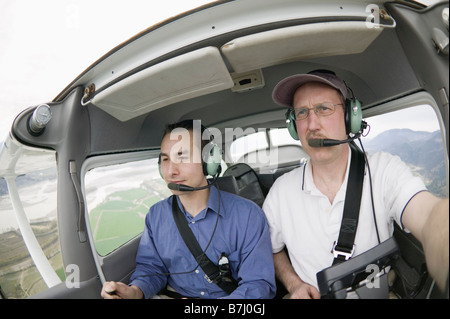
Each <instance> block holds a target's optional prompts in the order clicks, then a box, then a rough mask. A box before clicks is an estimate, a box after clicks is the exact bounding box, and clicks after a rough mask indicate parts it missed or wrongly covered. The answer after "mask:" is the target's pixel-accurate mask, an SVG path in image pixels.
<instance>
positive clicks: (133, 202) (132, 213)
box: [89, 188, 161, 256]
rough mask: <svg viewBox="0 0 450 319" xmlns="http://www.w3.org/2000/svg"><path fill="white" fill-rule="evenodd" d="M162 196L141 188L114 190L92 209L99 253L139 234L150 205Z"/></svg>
mask: <svg viewBox="0 0 450 319" xmlns="http://www.w3.org/2000/svg"><path fill="white" fill-rule="evenodd" d="M160 200H161V197H159V196H156V195H151V194H149V193H148V192H147V191H145V190H143V189H140V188H137V189H131V190H127V191H121V192H116V193H113V194H111V195H109V196H108V197H107V198H106V200H105V201H104V203H102V204H100V205H98V206H97V207H95V208H94V209H92V211H91V212H90V214H89V220H90V223H91V229H92V233H93V237H94V241H95V247H96V249H97V252H98V254H99V255H101V256H105V255H107V254H109V253H110V252H112V251H113V250H115V249H116V248H118V247H120V246H121V245H123V244H124V243H126V242H127V241H129V240H130V239H132V238H133V237H136V236H137V235H139V234H140V233H141V232H142V231H143V229H144V220H145V215H146V214H147V212H148V210H149V208H150V207H151V206H152V205H153V204H155V203H157V202H158V201H160Z"/></svg>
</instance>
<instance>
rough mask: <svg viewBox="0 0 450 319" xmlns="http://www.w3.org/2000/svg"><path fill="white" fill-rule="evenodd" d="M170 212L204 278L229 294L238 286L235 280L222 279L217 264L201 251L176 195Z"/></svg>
mask: <svg viewBox="0 0 450 319" xmlns="http://www.w3.org/2000/svg"><path fill="white" fill-rule="evenodd" d="M172 214H173V219H174V220H175V224H176V225H177V227H178V231H179V232H180V235H181V237H182V238H183V240H184V242H185V244H186V246H187V247H188V248H189V250H190V252H191V254H192V256H194V258H195V260H196V261H197V263H198V264H199V265H200V267H201V268H202V269H203V271H204V272H205V274H206V277H205V278H206V280H208V281H209V282H213V283H215V284H216V285H218V286H219V287H220V288H222V290H223V291H225V292H226V293H227V294H231V293H232V292H233V291H234V290H235V289H236V288H237V286H238V284H237V282H236V281H235V280H234V279H233V278H231V279H230V280H224V278H222V276H221V273H220V269H219V266H217V265H215V264H214V263H213V262H212V261H211V260H210V259H209V258H208V256H206V253H205V252H203V250H202V249H201V247H200V245H199V244H198V241H197V239H196V238H195V236H194V234H193V233H192V230H191V228H189V225H188V223H187V220H186V217H185V216H184V214H183V213H182V212H181V209H180V207H178V201H177V197H176V196H173V198H172Z"/></svg>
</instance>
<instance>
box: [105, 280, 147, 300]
mask: <svg viewBox="0 0 450 319" xmlns="http://www.w3.org/2000/svg"><path fill="white" fill-rule="evenodd" d="M101 296H102V297H103V298H104V299H142V298H143V297H144V294H143V293H142V291H141V289H139V288H138V287H137V286H128V285H126V284H124V283H122V282H114V281H109V282H105V283H104V284H103V288H102V293H101Z"/></svg>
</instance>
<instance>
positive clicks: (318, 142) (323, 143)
mask: <svg viewBox="0 0 450 319" xmlns="http://www.w3.org/2000/svg"><path fill="white" fill-rule="evenodd" d="M359 136H360V135H359V134H356V135H355V136H353V137H351V138H348V139H346V140H332V139H311V140H309V141H308V145H309V146H311V147H328V146H335V145H340V144H344V143H349V142H351V141H353V140H355V139H357V138H358V137H359Z"/></svg>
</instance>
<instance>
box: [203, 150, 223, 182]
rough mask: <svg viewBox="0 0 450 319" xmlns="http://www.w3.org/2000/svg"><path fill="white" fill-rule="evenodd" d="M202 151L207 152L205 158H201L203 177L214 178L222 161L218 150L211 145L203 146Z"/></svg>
mask: <svg viewBox="0 0 450 319" xmlns="http://www.w3.org/2000/svg"><path fill="white" fill-rule="evenodd" d="M203 151H204V152H207V154H206V156H204V157H203V174H204V175H205V176H208V175H211V176H215V175H216V174H217V172H218V171H219V167H220V164H221V161H222V157H221V154H220V148H219V146H217V145H216V144H212V143H211V144H208V145H207V146H205V148H204V150H203Z"/></svg>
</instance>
